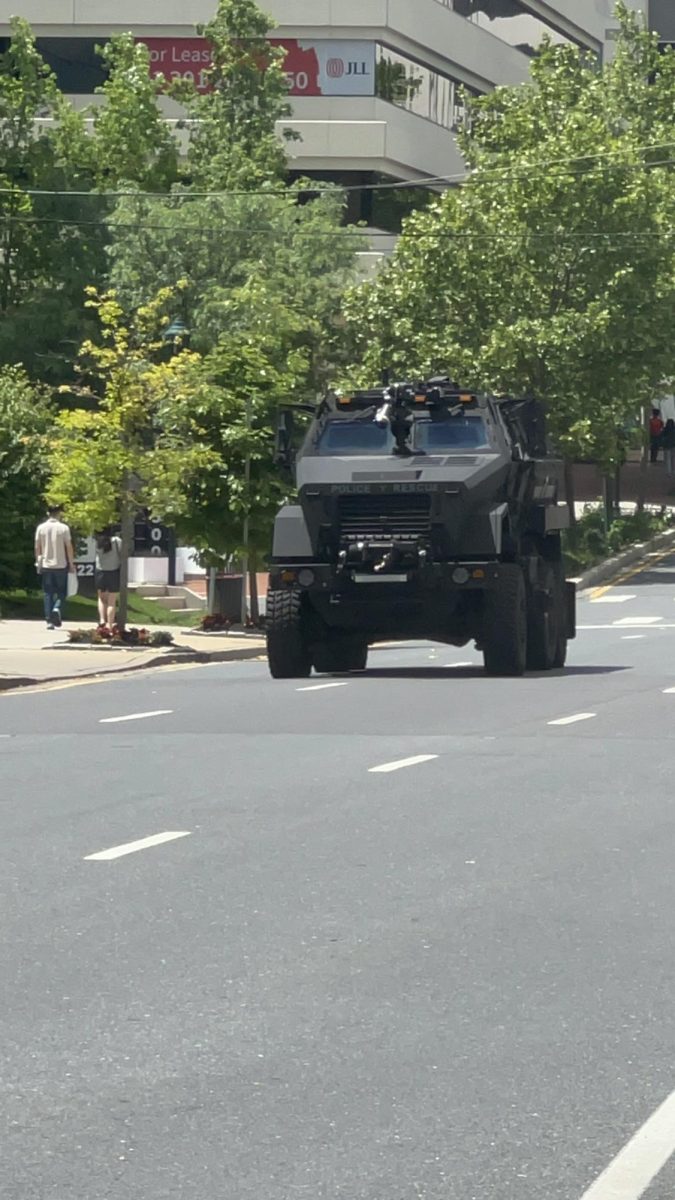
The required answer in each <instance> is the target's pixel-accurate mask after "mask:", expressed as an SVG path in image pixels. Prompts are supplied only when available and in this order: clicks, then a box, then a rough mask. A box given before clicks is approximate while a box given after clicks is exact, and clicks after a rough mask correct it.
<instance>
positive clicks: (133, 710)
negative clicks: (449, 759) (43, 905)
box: [0, 633, 668, 752]
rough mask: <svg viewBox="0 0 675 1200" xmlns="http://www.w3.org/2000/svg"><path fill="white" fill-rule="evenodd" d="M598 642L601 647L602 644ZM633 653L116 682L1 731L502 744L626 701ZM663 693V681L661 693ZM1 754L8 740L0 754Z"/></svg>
mask: <svg viewBox="0 0 675 1200" xmlns="http://www.w3.org/2000/svg"><path fill="white" fill-rule="evenodd" d="M589 636H590V635H589ZM594 636H595V637H596V638H597V637H600V638H601V639H602V633H601V634H600V635H598V634H595V635H594ZM599 644H600V645H602V640H601V641H600V643H599ZM628 645H629V644H628V643H626V644H623V645H622V644H621V643H620V642H619V641H618V640H617V642H616V644H615V646H614V647H612V648H611V653H609V654H608V652H607V646H606V645H605V646H604V648H603V649H602V651H600V650H597V651H593V650H590V649H589V650H588V651H586V652H585V651H584V649H583V646H582V645H581V644H580V645H579V647H578V649H577V650H575V657H577V658H578V657H582V658H584V659H585V660H586V661H583V662H581V663H578V665H577V664H576V663H575V662H571V663H570V666H569V668H568V669H567V670H566V671H564V672H562V671H556V672H550V673H542V674H532V675H528V676H526V677H525V678H523V679H491V678H490V677H488V676H487V675H485V673H484V672H483V670H482V667H480V666H478V665H474V666H470V667H466V666H462V665H458V664H461V663H462V662H466V661H467V652H466V650H463V651H454V653H453V652H452V651H450V652H448V650H447V648H444V649H443V651H441V652H439V651H436V652H434V651H433V648H430V649H425V650H423V651H416V652H415V657H412V656H410V657H407V658H404V657H403V656H401V655H391V653H390V652H389V651H381V652H379V653H378V655H377V659H376V664H377V665H375V666H374V667H372V668H371V669H369V670H367V671H365V672H363V673H361V674H354V675H349V676H315V677H312V678H310V679H309V680H276V681H272V680H270V679H269V677H268V675H267V673H266V670H265V668H264V667H262V666H258V669H257V670H256V668H255V666H254V665H253V664H252V665H251V667H250V671H251V674H250V676H248V677H247V678H246V679H244V680H241V679H240V680H236V681H234V680H233V679H232V678H231V677H230V676H229V675H228V674H227V673H226V672H224V673H223V674H221V673H220V672H217V671H215V670H212V669H208V668H207V669H205V670H203V671H201V670H200V671H198V672H186V673H185V674H182V673H181V672H177V673H175V674H172V675H167V676H163V677H162V678H161V679H153V680H147V679H146V680H144V681H142V682H141V681H132V680H128V681H126V682H125V683H124V684H122V683H121V681H119V682H117V683H115V684H114V685H111V687H110V688H108V687H105V688H103V687H93V688H91V689H82V688H71V689H67V690H64V691H63V692H59V693H58V696H59V701H58V704H54V703H53V694H49V693H42V694H33V695H31V696H26V697H22V698H17V701H16V703H11V704H7V705H3V706H2V708H1V709H0V721H1V722H2V727H1V729H0V732H2V733H3V734H5V735H8V734H9V735H10V736H11V735H14V736H19V737H21V735H26V734H31V733H40V734H47V733H49V734H78V735H81V734H98V735H104V736H117V735H118V734H119V732H120V730H122V729H123V728H126V729H131V723H132V722H136V723H137V728H138V729H139V730H140V729H141V728H142V731H143V736H144V737H145V738H150V737H152V736H155V735H156V734H170V735H171V736H175V737H178V736H182V735H184V734H186V733H209V734H211V735H219V734H228V733H241V734H247V733H253V732H256V733H258V734H259V735H261V736H262V735H267V734H277V733H286V734H297V733H303V732H308V733H311V734H318V733H325V734H330V733H336V732H337V733H345V734H356V735H358V734H360V733H362V732H364V731H368V732H370V733H373V734H378V735H385V736H386V735H387V733H388V732H389V731H390V730H391V729H401V732H402V733H403V732H404V733H406V734H412V735H423V734H426V733H429V734H443V733H445V732H447V731H449V730H451V729H452V730H456V731H457V732H463V733H467V734H469V733H471V732H475V731H477V730H482V731H483V732H485V733H486V734H497V733H501V732H507V731H509V730H511V729H513V728H515V727H516V726H525V725H527V724H528V723H533V722H534V723H536V722H537V720H538V719H539V718H540V716H541V714H542V712H547V713H550V715H551V716H555V715H557V710H558V709H559V708H560V706H561V705H563V706H564V707H569V705H570V704H574V703H576V702H577V701H578V702H579V703H584V704H589V703H591V701H592V702H593V703H601V702H602V700H603V698H604V697H605V696H607V697H611V696H612V695H615V694H617V692H623V691H625V690H630V689H631V687H632V686H634V685H633V683H632V681H631V678H630V676H631V673H632V672H634V671H635V667H636V663H637V662H638V661H639V659H638V657H637V656H636V655H635V653H634V652H629V651H628V650H627V649H626V648H625V647H627V646H628ZM460 656H461V657H460ZM601 659H602V660H604V661H600V660H601ZM451 664H452V665H451ZM663 679H664V681H666V682H667V679H668V677H667V676H664V677H663ZM660 682H661V678H659V679H656V680H655V686H658V684H659V683H660ZM338 683H339V684H340V686H339V687H338V686H337V684H338ZM151 684H152V685H153V686H150V685H151ZM328 684H331V685H332V686H330V687H329V686H328ZM413 695H414V697H415V700H414V703H413V702H412V697H413ZM402 717H403V725H401V719H402ZM102 722H105V723H102ZM125 722H128V724H125ZM6 747H7V737H6V736H5V738H3V739H0V752H1V751H2V750H3V749H6Z"/></svg>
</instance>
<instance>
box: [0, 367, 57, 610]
mask: <svg viewBox="0 0 675 1200" xmlns="http://www.w3.org/2000/svg"><path fill="white" fill-rule="evenodd" d="M51 419H52V411H51V405H50V402H49V399H48V397H47V393H46V391H45V390H44V389H43V388H41V387H39V386H37V385H35V384H33V383H32V382H31V381H30V380H29V378H28V376H27V375H26V373H25V371H24V370H23V369H22V368H21V367H2V368H0V513H2V537H1V538H0V588H8V587H28V586H30V585H31V584H34V582H35V568H34V564H33V558H34V554H33V540H34V539H33V533H34V531H35V527H36V525H37V524H38V521H39V520H40V518H41V517H42V516H43V514H44V508H43V504H42V491H43V489H44V487H45V485H46V482H47V463H46V461H45V457H44V454H43V438H44V435H45V434H46V432H47V429H48V428H49V425H50V423H51Z"/></svg>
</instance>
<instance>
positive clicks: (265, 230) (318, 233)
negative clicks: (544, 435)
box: [0, 213, 675, 243]
mask: <svg viewBox="0 0 675 1200" xmlns="http://www.w3.org/2000/svg"><path fill="white" fill-rule="evenodd" d="M0 223H4V224H10V225H13V224H29V225H58V226H61V227H64V228H75V229H79V228H80V227H85V228H91V229H106V230H108V231H109V232H110V233H114V232H116V231H117V230H121V231H124V232H126V231H129V230H133V231H135V232H143V233H145V232H161V233H171V234H173V235H174V236H176V235H177V234H181V233H202V234H206V235H209V236H211V237H221V236H222V235H223V234H227V235H235V236H239V237H243V236H245V235H247V234H256V235H258V234H268V235H271V236H273V237H275V238H277V239H278V232H277V230H275V229H270V228H269V227H268V226H256V225H249V226H245V227H242V228H235V227H226V226H220V227H217V228H214V227H213V226H212V225H211V226H208V227H207V226H205V225H183V226H182V228H180V229H177V228H175V227H174V226H173V225H157V224H149V223H144V222H131V223H129V222H116V221H115V220H114V219H110V220H107V221H106V220H102V221H85V220H78V219H69V218H63V217H35V216H32V215H29V214H27V215H23V214H18V215H14V216H13V215H10V214H2V213H0ZM673 235H675V227H670V226H664V227H663V228H662V229H660V230H650V229H645V230H639V229H636V230H606V231H604V232H597V231H591V230H589V231H585V230H579V231H575V232H569V233H568V232H567V231H566V230H564V229H550V230H541V231H536V230H530V229H528V230H523V232H522V233H506V232H504V233H484V232H481V231H477V232H470V231H460V230H431V231H425V232H424V233H423V234H422V236H424V237H436V238H439V239H441V240H445V241H466V240H470V241H507V240H509V239H511V240H518V241H519V240H522V239H525V240H544V241H569V242H579V241H580V242H583V241H586V240H588V239H592V240H596V241H601V242H602V241H605V242H606V241H608V240H612V239H630V240H632V241H643V240H644V239H645V238H647V239H651V238H663V239H664V240H665V239H666V238H668V237H671V236H673ZM399 236H401V235H399V234H393V233H388V232H386V231H385V230H373V231H372V232H369V231H367V230H365V229H363V230H361V229H354V230H350V229H335V230H317V229H300V228H298V229H294V230H288V231H286V234H285V238H284V240H286V241H292V240H293V239H294V238H301V237H305V238H342V239H349V240H354V239H356V240H359V241H361V242H364V243H367V242H369V241H371V240H372V239H373V238H392V237H399Z"/></svg>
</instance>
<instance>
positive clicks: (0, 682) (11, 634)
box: [0, 620, 265, 691]
mask: <svg viewBox="0 0 675 1200" xmlns="http://www.w3.org/2000/svg"><path fill="white" fill-rule="evenodd" d="M80 627H81V622H77V621H64V623H63V626H62V627H61V629H54V630H50V629H45V627H44V625H43V624H42V622H41V621H12V620H9V621H0V691H3V690H7V689H9V688H16V687H28V686H30V685H31V684H36V683H46V682H54V681H58V680H66V679H78V678H82V677H84V676H88V675H107V674H117V673H121V672H125V671H133V670H138V669H139V668H142V667H146V668H147V667H156V666H161V665H162V664H163V665H169V664H171V663H177V662H181V663H190V662H205V663H207V662H230V661H235V660H242V659H247V658H257V657H258V656H259V655H261V654H263V653H264V649H265V640H264V638H263V637H262V636H260V635H258V634H248V633H247V634H241V635H238V634H236V633H233V634H209V636H208V637H205V636H204V635H202V634H194V633H193V632H192V631H191V630H189V629H183V628H177V627H176V626H175V625H172V626H162V625H154V626H153V627H152V628H153V630H157V629H166V630H167V631H168V632H169V633H172V634H173V637H174V644H173V645H172V646H166V647H161V648H159V647H158V648H157V649H150V650H138V649H130V650H126V649H124V650H122V649H119V648H117V647H115V648H112V647H108V646H100V647H98V646H97V647H92V648H89V647H82V646H69V645H68V631H69V630H70V629H79V628H80Z"/></svg>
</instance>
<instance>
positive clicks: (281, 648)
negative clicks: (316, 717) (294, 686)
mask: <svg viewBox="0 0 675 1200" xmlns="http://www.w3.org/2000/svg"><path fill="white" fill-rule="evenodd" d="M265 631H266V636H267V661H268V663H269V668H270V674H271V676H272V678H273V679H306V678H307V676H308V675H309V674H310V673H311V670H312V659H311V655H310V652H309V646H308V644H307V638H306V636H305V631H304V629H303V620H302V607H301V597H300V593H299V592H297V591H294V590H293V589H291V588H289V589H288V591H282V590H281V589H275V590H273V591H271V592H268V593H267V616H266V620H265Z"/></svg>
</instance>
